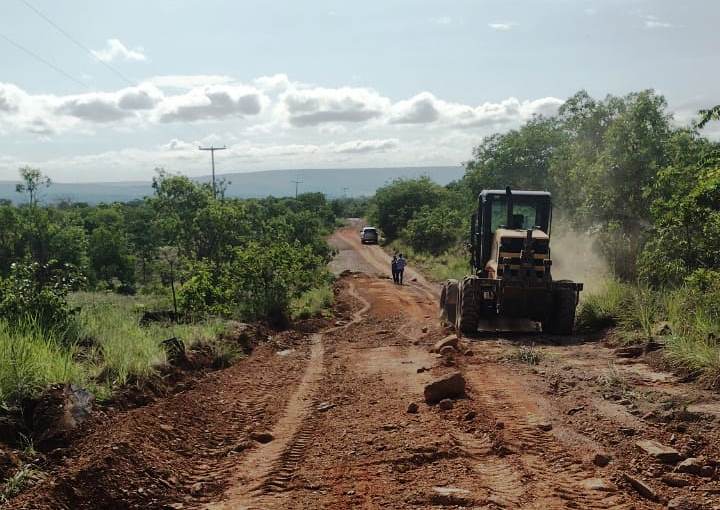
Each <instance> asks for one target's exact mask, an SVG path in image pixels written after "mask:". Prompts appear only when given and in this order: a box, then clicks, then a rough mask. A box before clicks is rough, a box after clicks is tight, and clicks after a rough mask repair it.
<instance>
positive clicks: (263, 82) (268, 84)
mask: <svg viewBox="0 0 720 510" xmlns="http://www.w3.org/2000/svg"><path fill="white" fill-rule="evenodd" d="M254 83H255V85H257V87H258V88H259V89H260V90H264V91H266V92H283V91H285V90H287V89H288V88H289V87H290V80H289V78H288V76H287V74H274V75H272V76H261V77H260V78H256V79H255V81H254Z"/></svg>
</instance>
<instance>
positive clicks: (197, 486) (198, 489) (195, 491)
mask: <svg viewBox="0 0 720 510" xmlns="http://www.w3.org/2000/svg"><path fill="white" fill-rule="evenodd" d="M204 490H205V484H203V483H202V482H196V483H194V484H193V485H192V487H190V494H192V495H193V496H200V495H201V494H202V493H203V491H204Z"/></svg>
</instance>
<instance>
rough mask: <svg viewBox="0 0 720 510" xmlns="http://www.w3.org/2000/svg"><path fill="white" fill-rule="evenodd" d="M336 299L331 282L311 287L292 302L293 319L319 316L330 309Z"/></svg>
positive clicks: (291, 312)
mask: <svg viewBox="0 0 720 510" xmlns="http://www.w3.org/2000/svg"><path fill="white" fill-rule="evenodd" d="M334 299H335V296H334V294H333V289H332V286H331V285H330V284H329V283H327V284H325V285H322V286H320V287H317V288H314V289H310V290H308V291H306V292H304V293H303V294H301V295H300V296H299V297H297V298H295V299H293V300H292V301H291V302H290V315H291V317H292V318H293V319H309V318H310V317H317V316H319V315H322V314H324V313H326V312H327V311H328V310H329V308H330V307H331V306H332V304H333V301H334Z"/></svg>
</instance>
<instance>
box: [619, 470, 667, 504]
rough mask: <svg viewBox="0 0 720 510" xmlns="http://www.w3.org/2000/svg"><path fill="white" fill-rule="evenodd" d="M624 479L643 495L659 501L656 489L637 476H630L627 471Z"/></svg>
mask: <svg viewBox="0 0 720 510" xmlns="http://www.w3.org/2000/svg"><path fill="white" fill-rule="evenodd" d="M623 479H624V480H625V481H626V482H627V483H629V484H630V486H631V487H632V488H633V489H635V491H636V492H637V493H638V494H640V495H641V496H642V497H644V498H647V499H649V500H652V501H657V499H658V497H657V494H655V491H654V490H653V489H652V487H650V486H649V485H648V484H646V483H645V482H643V481H642V480H640V479H639V478H635V477H633V476H630V475H629V474H627V473H623Z"/></svg>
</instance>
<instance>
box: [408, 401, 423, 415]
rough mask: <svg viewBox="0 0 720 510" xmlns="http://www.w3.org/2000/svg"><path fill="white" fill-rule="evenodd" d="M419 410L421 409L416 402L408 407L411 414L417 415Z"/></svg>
mask: <svg viewBox="0 0 720 510" xmlns="http://www.w3.org/2000/svg"><path fill="white" fill-rule="evenodd" d="M419 409H420V407H419V406H418V405H417V404H416V403H415V402H412V403H410V405H408V408H407V412H408V413H410V414H417V412H418V410H419Z"/></svg>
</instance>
